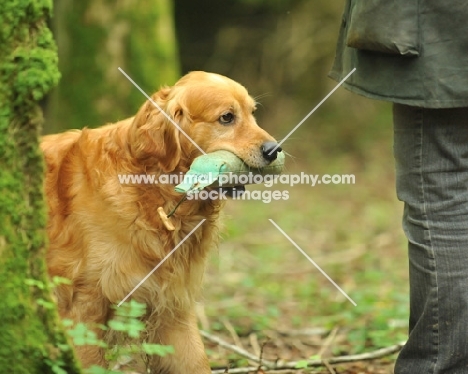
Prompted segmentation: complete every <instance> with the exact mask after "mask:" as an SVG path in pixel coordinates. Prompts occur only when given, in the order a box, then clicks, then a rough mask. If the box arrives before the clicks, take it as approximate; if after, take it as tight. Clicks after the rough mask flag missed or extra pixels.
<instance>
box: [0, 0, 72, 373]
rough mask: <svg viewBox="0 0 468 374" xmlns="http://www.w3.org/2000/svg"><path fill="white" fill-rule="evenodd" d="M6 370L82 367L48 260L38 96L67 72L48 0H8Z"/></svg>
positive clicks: (2, 151) (2, 96) (3, 258)
mask: <svg viewBox="0 0 468 374" xmlns="http://www.w3.org/2000/svg"><path fill="white" fill-rule="evenodd" d="M0 9H1V12H0V372H2V373H15V374H36V373H37V374H48V373H55V374H59V373H67V374H75V373H79V372H80V369H79V366H78V364H77V363H76V361H75V358H74V353H73V350H72V349H71V348H70V345H69V344H68V341H67V338H66V335H65V333H64V332H63V329H62V325H61V322H60V321H59V319H58V314H57V312H56V309H55V304H54V303H53V302H52V299H51V294H50V290H49V286H48V278H47V274H46V268H45V264H44V260H43V258H44V250H45V241H46V236H45V224H46V214H45V203H44V198H43V193H42V182H43V162H42V156H41V153H40V151H39V140H38V139H39V133H40V129H41V125H42V122H43V119H42V112H41V110H40V107H39V104H38V102H39V101H40V100H42V99H43V97H44V95H45V94H46V93H47V92H48V91H49V90H50V89H51V87H52V86H54V85H56V84H57V82H58V80H59V73H58V69H57V52H56V47H55V44H54V40H53V37H52V34H51V32H50V30H49V29H48V28H47V24H46V20H47V18H48V17H49V15H50V12H51V3H50V1H47V0H30V1H9V0H1V1H0Z"/></svg>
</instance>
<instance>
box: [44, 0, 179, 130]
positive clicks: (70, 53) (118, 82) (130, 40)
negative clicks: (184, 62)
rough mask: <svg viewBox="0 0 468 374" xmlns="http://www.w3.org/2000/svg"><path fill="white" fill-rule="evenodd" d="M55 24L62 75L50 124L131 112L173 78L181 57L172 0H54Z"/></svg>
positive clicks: (79, 123) (95, 122)
mask: <svg viewBox="0 0 468 374" xmlns="http://www.w3.org/2000/svg"><path fill="white" fill-rule="evenodd" d="M55 6H56V8H55V14H56V16H55V17H54V20H53V30H54V33H55V35H56V39H57V44H58V51H59V69H60V72H61V73H62V79H61V81H60V83H59V86H58V88H57V89H56V90H54V92H53V94H52V97H51V99H50V100H49V103H48V107H47V112H46V118H47V123H46V127H45V130H46V132H47V133H55V132H59V131H61V130H63V129H70V128H82V127H85V126H87V127H98V126H102V125H103V124H105V123H109V122H115V121H117V120H120V119H123V118H127V117H130V116H132V115H134V114H135V113H136V111H137V110H138V108H139V107H140V106H141V105H142V104H143V102H144V101H145V100H146V99H145V97H144V96H143V95H142V94H141V93H140V92H139V91H138V90H137V89H136V88H135V87H134V86H133V85H132V84H131V83H130V82H129V81H128V80H127V78H125V77H124V75H122V73H121V72H119V71H118V67H121V68H122V69H123V70H124V71H125V72H126V73H127V74H129V75H130V76H131V77H132V79H133V80H134V81H135V82H136V83H137V84H139V85H140V86H141V87H142V88H143V89H144V90H145V92H147V93H148V94H151V93H153V92H154V91H156V90H157V89H158V88H159V86H160V85H164V84H167V85H172V84H173V83H174V82H175V81H176V80H177V78H178V76H179V74H180V72H179V64H178V54H177V46H176V45H177V43H176V40H175V31H174V22H173V9H172V0H157V1H153V0H138V1H118V2H113V1H106V0H80V1H72V0H57V1H55Z"/></svg>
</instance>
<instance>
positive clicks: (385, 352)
mask: <svg viewBox="0 0 468 374" xmlns="http://www.w3.org/2000/svg"><path fill="white" fill-rule="evenodd" d="M202 335H203V332H202ZM210 340H211V339H210ZM212 341H214V340H212ZM228 345H229V344H228ZM401 347H403V344H396V345H392V346H390V347H386V348H381V349H377V350H375V351H372V352H366V353H360V354H356V355H348V356H339V357H330V358H329V359H328V360H327V362H328V363H329V364H344V363H350V362H356V361H368V360H375V359H378V358H382V357H385V356H389V355H391V354H393V353H397V352H398V351H400V349H401ZM236 348H237V347H236ZM298 364H299V362H297V361H291V362H286V363H281V364H280V365H276V364H273V365H271V363H268V364H267V362H265V361H264V362H263V365H262V369H263V370H267V371H272V372H273V371H280V370H286V369H295V368H296V366H298ZM319 366H324V364H323V361H322V360H309V361H307V367H319ZM256 371H258V367H244V368H234V369H229V371H228V373H229V374H246V373H249V372H254V373H255V372H256ZM211 373H212V374H223V373H225V369H221V370H214V371H212V372H211Z"/></svg>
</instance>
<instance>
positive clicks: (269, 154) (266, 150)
mask: <svg viewBox="0 0 468 374" xmlns="http://www.w3.org/2000/svg"><path fill="white" fill-rule="evenodd" d="M261 149H262V154H263V158H264V159H265V160H267V161H269V162H272V161H275V160H276V157H277V156H278V152H281V151H282V149H281V147H280V146H279V145H278V143H276V142H265V143H263V144H262V147H261Z"/></svg>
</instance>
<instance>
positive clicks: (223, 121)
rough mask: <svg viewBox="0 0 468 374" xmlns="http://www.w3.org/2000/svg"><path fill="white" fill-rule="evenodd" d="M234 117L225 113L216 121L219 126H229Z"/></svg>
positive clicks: (229, 113)
mask: <svg viewBox="0 0 468 374" xmlns="http://www.w3.org/2000/svg"><path fill="white" fill-rule="evenodd" d="M234 119H235V116H234V114H233V113H231V112H227V113H224V114H222V115H221V117H219V119H218V121H219V123H220V124H221V125H230V124H231V123H232V122H234Z"/></svg>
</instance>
